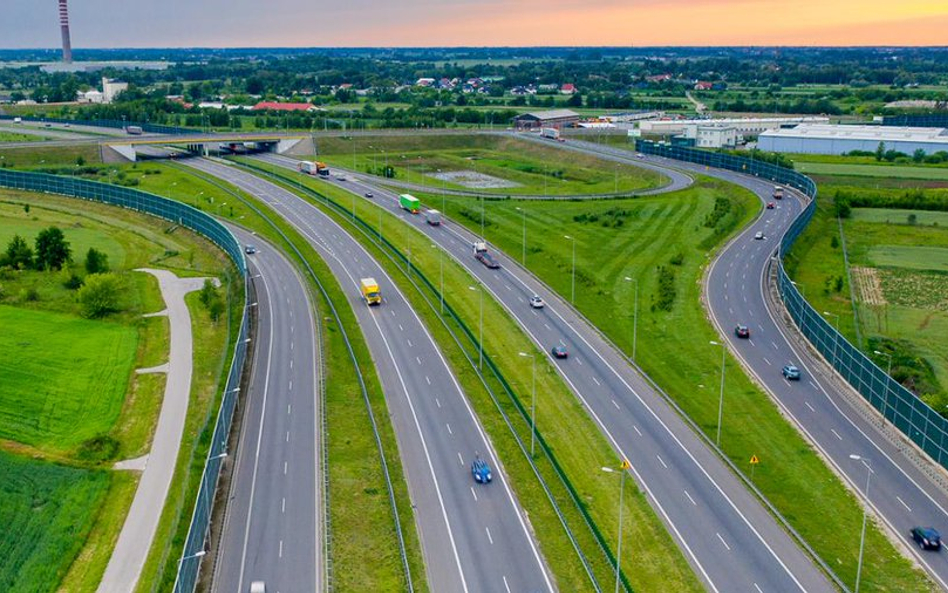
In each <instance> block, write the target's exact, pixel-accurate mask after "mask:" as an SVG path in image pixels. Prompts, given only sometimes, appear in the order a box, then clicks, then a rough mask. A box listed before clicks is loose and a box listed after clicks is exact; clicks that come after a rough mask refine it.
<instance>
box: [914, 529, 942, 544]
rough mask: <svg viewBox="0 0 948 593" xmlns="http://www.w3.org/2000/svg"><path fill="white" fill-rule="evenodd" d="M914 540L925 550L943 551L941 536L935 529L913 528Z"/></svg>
mask: <svg viewBox="0 0 948 593" xmlns="http://www.w3.org/2000/svg"><path fill="white" fill-rule="evenodd" d="M912 539H914V540H915V543H917V544H918V547H919V548H921V549H923V550H940V549H941V535H939V533H938V532H937V531H935V529H934V528H933V527H913V528H912Z"/></svg>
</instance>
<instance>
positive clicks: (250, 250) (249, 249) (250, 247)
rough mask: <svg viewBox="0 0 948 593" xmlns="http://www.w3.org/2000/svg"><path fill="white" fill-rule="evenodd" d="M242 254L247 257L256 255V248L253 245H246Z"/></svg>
mask: <svg viewBox="0 0 948 593" xmlns="http://www.w3.org/2000/svg"><path fill="white" fill-rule="evenodd" d="M244 253H246V254H247V255H253V254H254V253H257V247H256V246H255V245H250V244H248V245H247V246H246V247H244Z"/></svg>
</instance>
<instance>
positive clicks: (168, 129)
mask: <svg viewBox="0 0 948 593" xmlns="http://www.w3.org/2000/svg"><path fill="white" fill-rule="evenodd" d="M16 118H19V119H21V120H23V121H29V122H36V123H41V124H43V123H50V124H70V125H73V126H92V127H96V128H115V129H117V130H124V129H125V128H126V127H128V126H138V127H140V128H141V129H142V131H143V132H147V133H149V134H174V135H178V134H194V133H195V132H196V130H189V129H188V128H179V127H176V126H163V125H161V124H152V123H148V122H134V121H124V120H118V119H64V118H61V117H26V116H24V117H20V116H15V115H0V121H4V120H6V121H12V120H14V119H16Z"/></svg>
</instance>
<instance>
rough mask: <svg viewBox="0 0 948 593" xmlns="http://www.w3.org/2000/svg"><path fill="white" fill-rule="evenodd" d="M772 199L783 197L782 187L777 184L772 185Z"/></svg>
mask: <svg viewBox="0 0 948 593" xmlns="http://www.w3.org/2000/svg"><path fill="white" fill-rule="evenodd" d="M774 199H775V200H782V199H783V188H782V187H780V186H779V185H775V186H774Z"/></svg>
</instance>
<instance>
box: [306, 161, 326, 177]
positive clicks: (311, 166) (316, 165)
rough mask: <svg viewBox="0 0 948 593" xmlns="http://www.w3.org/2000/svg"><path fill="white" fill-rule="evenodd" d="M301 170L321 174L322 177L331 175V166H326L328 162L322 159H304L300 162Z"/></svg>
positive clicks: (310, 173) (311, 173)
mask: <svg viewBox="0 0 948 593" xmlns="http://www.w3.org/2000/svg"><path fill="white" fill-rule="evenodd" d="M299 168H300V171H302V172H303V173H307V174H309V175H319V176H321V177H329V167H327V166H326V163H322V162H320V161H316V162H310V161H302V162H300V164H299Z"/></svg>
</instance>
